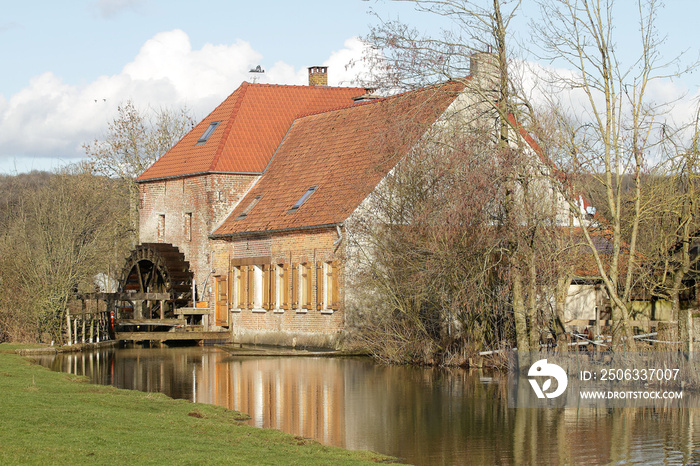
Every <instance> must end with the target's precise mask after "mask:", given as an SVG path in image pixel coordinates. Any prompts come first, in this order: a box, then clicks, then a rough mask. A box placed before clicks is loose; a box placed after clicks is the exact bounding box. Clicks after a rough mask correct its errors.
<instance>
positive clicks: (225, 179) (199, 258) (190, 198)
mask: <svg viewBox="0 0 700 466" xmlns="http://www.w3.org/2000/svg"><path fill="white" fill-rule="evenodd" d="M257 179H258V177H257V176H253V175H237V174H207V175H197V176H191V177H185V178H175V179H171V180H159V181H148V182H144V183H141V184H140V185H139V197H140V199H139V206H140V223H139V240H140V242H141V243H146V242H164V243H171V244H173V245H175V246H177V247H178V248H179V249H180V251H181V252H183V253H184V254H185V258H186V259H187V260H188V261H189V263H190V269H191V270H192V271H193V272H194V276H195V281H196V283H197V292H198V294H199V295H200V297H201V296H202V295H204V294H206V291H207V289H208V288H209V285H210V282H208V283H207V284H206V286H205V285H204V282H205V280H206V279H207V276H208V275H209V272H210V271H211V265H212V258H211V245H210V240H209V239H208V236H209V235H210V234H211V232H212V231H213V230H214V229H215V228H216V227H217V226H218V225H219V224H220V223H221V222H223V221H224V219H225V218H226V217H227V216H228V214H229V213H230V212H231V211H232V210H233V208H234V207H235V206H236V204H237V203H238V201H239V200H240V199H241V198H242V197H243V195H245V193H246V192H247V191H248V190H249V189H250V187H251V186H252V184H253V183H254V182H255V181H257ZM163 220H164V226H165V228H164V229H163V230H162V231H159V230H160V229H159V223H161V224H162V223H163ZM205 297H206V296H205Z"/></svg>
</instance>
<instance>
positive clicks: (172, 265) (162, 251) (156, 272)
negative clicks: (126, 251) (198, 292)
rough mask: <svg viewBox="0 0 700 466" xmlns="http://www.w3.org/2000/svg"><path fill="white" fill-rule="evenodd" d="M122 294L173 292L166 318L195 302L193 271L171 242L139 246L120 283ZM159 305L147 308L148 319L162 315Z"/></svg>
mask: <svg viewBox="0 0 700 466" xmlns="http://www.w3.org/2000/svg"><path fill="white" fill-rule="evenodd" d="M120 289H121V292H122V293H170V300H169V301H168V303H167V305H166V309H164V314H165V316H166V317H171V316H172V315H173V309H174V308H176V307H182V306H186V305H187V304H188V302H190V301H191V300H192V272H191V271H190V264H189V262H187V261H186V260H185V255H184V254H183V253H181V252H180V250H179V249H178V248H177V247H175V246H173V245H172V244H168V243H143V244H140V245H138V246H136V248H135V249H133V250H132V251H131V254H130V255H129V257H128V258H127V260H126V264H125V266H124V269H123V270H122V280H121V283H120ZM160 306H161V303H159V302H152V303H149V304H148V305H147V306H146V307H145V308H144V309H143V316H144V317H145V318H147V319H148V318H154V317H157V314H160Z"/></svg>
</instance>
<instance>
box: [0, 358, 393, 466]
mask: <svg viewBox="0 0 700 466" xmlns="http://www.w3.org/2000/svg"><path fill="white" fill-rule="evenodd" d="M21 348H23V347H22V346H18V345H9V344H0V394H1V396H2V403H1V404H0V407H2V423H0V439H2V442H1V443H0V463H1V464H42V463H43V464H56V463H64V464H82V463H92V464H95V463H97V464H117V463H119V464H124V463H132V464H133V463H136V464H219V463H226V464H329V463H333V464H371V463H376V462H385V461H389V460H390V458H388V457H385V456H383V455H380V454H378V453H372V452H363V451H349V450H344V449H341V448H335V447H329V446H325V445H321V444H319V443H318V442H316V441H313V440H309V439H304V438H300V437H295V436H293V435H289V434H285V433H282V432H279V431H276V430H270V429H258V428H255V427H250V426H248V425H246V424H243V423H242V422H241V421H242V420H245V419H246V418H247V416H246V415H244V414H241V413H238V412H235V411H232V410H228V409H225V408H222V407H219V406H214V405H204V404H197V403H191V402H188V401H184V400H174V399H171V398H168V397H167V396H165V395H162V394H160V393H143V392H139V391H132V390H119V389H116V388H114V387H110V386H101V385H92V384H89V383H87V379H86V378H84V377H77V376H73V375H69V374H65V373H59V372H52V371H49V370H48V369H45V368H43V367H40V366H38V365H36V364H33V363H32V362H31V361H30V360H29V359H27V358H24V357H22V356H19V355H17V354H16V353H15V351H16V350H17V349H21Z"/></svg>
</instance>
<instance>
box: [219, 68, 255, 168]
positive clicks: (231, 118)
mask: <svg viewBox="0 0 700 466" xmlns="http://www.w3.org/2000/svg"><path fill="white" fill-rule="evenodd" d="M248 86H250V83H249V82H247V81H243V84H241V87H239V88H238V89H239V90H240V94H239V96H238V98H237V99H236V103H235V104H233V108H232V109H231V113H230V116H229V117H228V118H227V122H226V127H225V128H224V132H223V134H222V135H221V139H220V140H219V145H218V146H217V148H216V152H215V153H214V157H213V158H212V160H211V164H209V170H210V171H213V170H214V169H215V168H216V164H217V163H219V159H220V158H221V155H222V154H223V152H224V147H226V141H227V140H228V135H229V134H230V133H231V128H233V124H234V122H235V121H236V119H237V118H238V109H239V108H241V105H242V104H243V100H244V99H245V96H246V92H247V90H248Z"/></svg>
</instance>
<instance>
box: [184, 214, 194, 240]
mask: <svg viewBox="0 0 700 466" xmlns="http://www.w3.org/2000/svg"><path fill="white" fill-rule="evenodd" d="M185 240H186V241H192V212H188V213H186V214H185Z"/></svg>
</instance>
